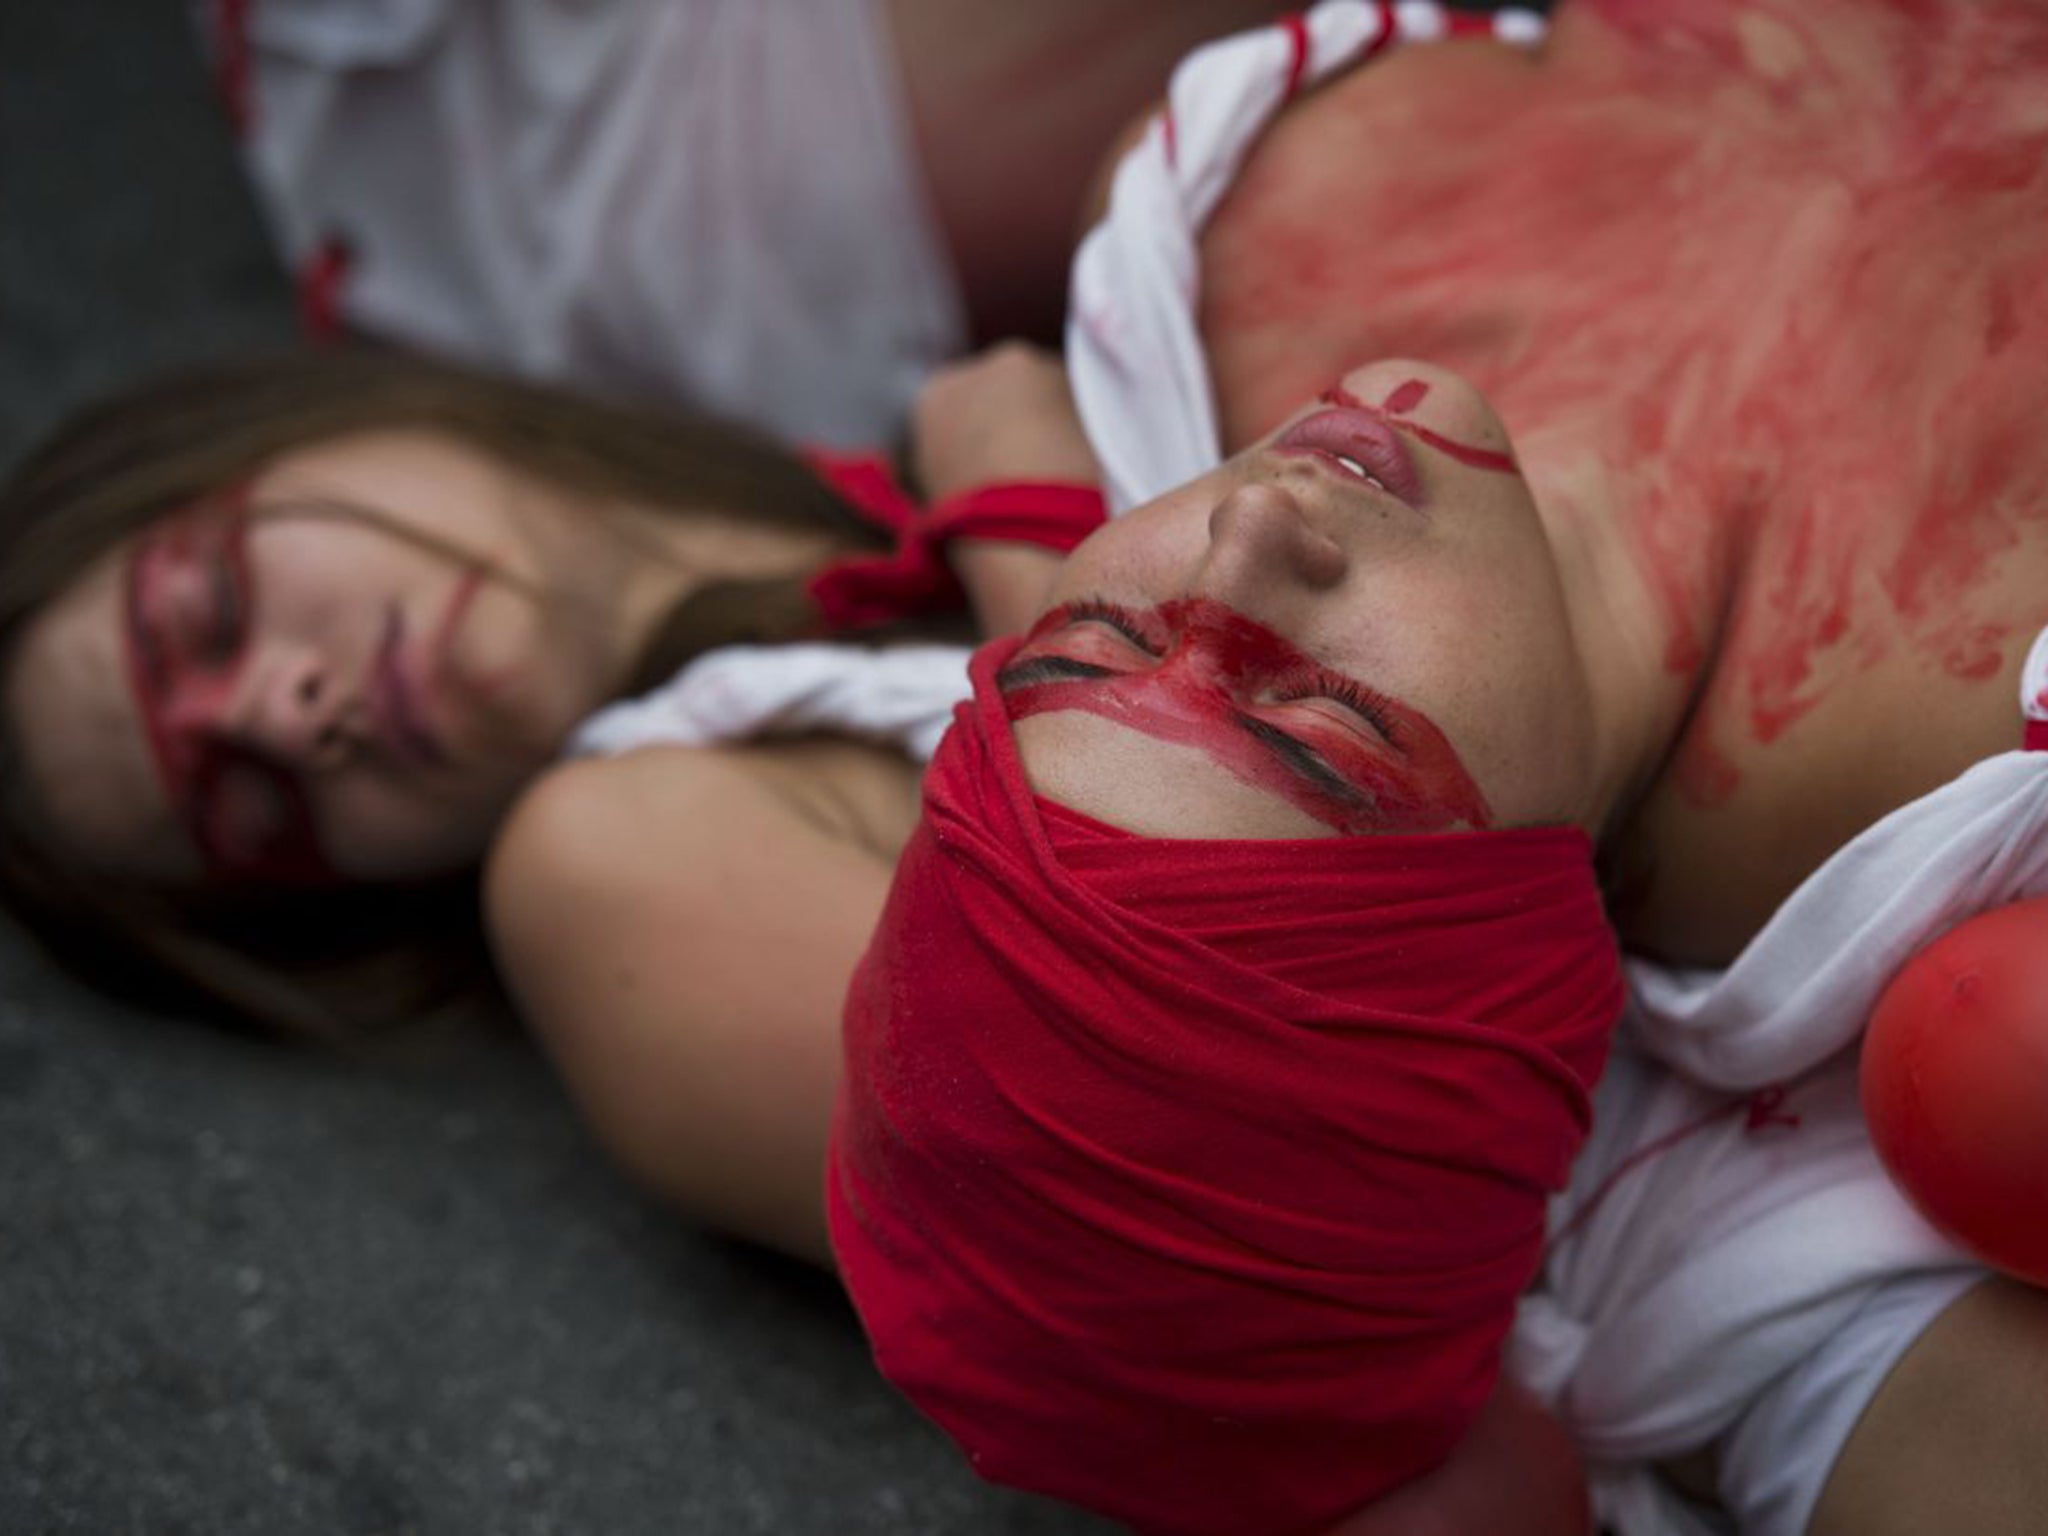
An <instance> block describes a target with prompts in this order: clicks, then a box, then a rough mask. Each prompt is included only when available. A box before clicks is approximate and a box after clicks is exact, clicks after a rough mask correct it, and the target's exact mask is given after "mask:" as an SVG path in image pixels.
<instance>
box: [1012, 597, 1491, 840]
mask: <svg viewBox="0 0 2048 1536" xmlns="http://www.w3.org/2000/svg"><path fill="white" fill-rule="evenodd" d="M1124 625H1128V626H1129V630H1130V632H1132V633H1135V634H1137V635H1138V636H1140V637H1142V639H1143V644H1142V645H1141V644H1139V643H1137V642H1136V641H1134V640H1133V639H1131V638H1130V634H1129V633H1121V632H1119V630H1121V629H1122V627H1123V626H1124ZM1048 656H1058V657H1064V658H1066V659H1068V660H1073V661H1079V662H1083V663H1085V664H1087V665H1090V666H1098V667H1103V668H1105V669H1107V672H1108V674H1109V675H1107V676H1103V677H1100V678H1095V677H1089V678H1074V679H1065V678H1062V679H1057V680H1054V681H1049V682H1041V683H1035V684H1028V685H1025V686H1022V687H1019V688H1017V689H1015V690H1014V691H1011V692H1010V693H1009V695H1008V698H1009V706H1010V715H1011V718H1012V719H1013V720H1021V719H1024V718H1025V717H1027V716H1030V715H1035V714H1043V713H1047V712H1050V711H1053V710H1062V709H1077V710H1085V711H1087V712H1088V713H1091V714H1095V715H1100V716H1101V717H1102V718H1104V719H1106V720H1110V721H1113V722H1115V723H1116V724H1118V725H1121V726H1124V727H1126V728H1128V729H1130V730H1134V731H1138V732H1141V733H1143V734H1145V735H1147V736H1151V737H1153V738H1154V739H1156V740H1159V741H1165V742H1169V743H1172V744H1174V745H1176V746H1191V747H1196V748H1199V749H1200V750H1201V751H1203V752H1204V753H1206V754H1207V755H1208V756H1209V757H1210V759H1211V760H1212V761H1214V762H1216V763H1217V764H1218V765H1219V766H1220V767H1222V768H1223V769H1224V770H1225V771H1226V772H1228V773H1230V774H1231V775H1232V776H1233V777H1235V778H1237V779H1238V780H1240V781H1241V782H1243V783H1246V784H1249V785H1251V786H1253V787H1254V788H1256V789H1260V790H1264V791H1266V792H1268V793H1270V794H1273V795H1276V796H1278V797H1279V798H1281V799H1283V800H1285V801H1286V802H1287V803H1288V804H1290V805H1292V806H1294V807H1295V808H1296V809H1297V810H1300V811H1302V812H1303V813H1305V814H1306V815H1308V816H1311V817H1313V818H1314V819H1315V820H1317V821H1319V822H1321V823H1323V824H1324V825H1325V826H1329V827H1333V828H1335V829H1336V830H1337V831H1339V832H1343V833H1351V834H1356V833H1369V832H1448V831H1453V830H1456V829H1459V828H1470V829H1474V830H1477V829H1480V828H1484V827H1486V826H1487V825H1488V824H1489V822H1490V820H1491V817H1490V813H1489V812H1488V810H1487V805H1486V801H1485V798H1484V797H1483V796H1482V795H1481V794H1480V792H1479V787H1478V786H1477V785H1476V784H1474V783H1473V782H1472V778H1471V776H1470V775H1469V774H1468V773H1466V771H1465V767H1464V764H1463V763H1462V762H1461V761H1460V760H1459V758H1458V754H1457V751H1456V749H1455V748H1453V747H1452V746H1451V743H1450V740H1449V738H1447V737H1446V736H1445V735H1444V734H1443V732H1442V731H1440V730H1438V729H1437V728H1436V726H1435V724H1434V723H1432V722H1431V721H1430V719H1429V718H1428V716H1426V715H1424V714H1423V713H1421V712H1420V711H1419V710H1415V709H1412V708H1410V707H1408V706H1407V705H1404V704H1402V703H1400V702H1398V701H1396V700H1394V699H1390V698H1387V697H1385V696H1384V695H1382V694H1378V693H1375V692H1373V691H1372V690H1371V689H1369V688H1365V687H1364V686H1363V685H1361V684H1360V683H1358V682H1357V681H1356V680H1355V679H1351V678H1346V677H1343V676H1341V675H1339V674H1336V673H1333V672H1331V671H1329V670H1328V669H1327V668H1324V667H1321V666H1319V665H1317V664H1316V663H1315V662H1314V661H1312V660H1310V659H1309V658H1308V657H1307V656H1306V655H1304V654H1303V653H1302V652H1301V651H1300V650H1298V649H1296V647H1295V646H1294V645H1293V644H1292V643H1291V642H1290V641H1288V640H1286V639H1285V638H1283V637H1282V636H1280V635H1278V634H1276V633H1275V632H1274V631H1272V630H1270V629H1268V628H1266V626H1264V625H1263V624H1260V623H1258V622H1256V621H1255V620H1252V619H1249V618H1246V617H1245V616H1244V615H1243V614H1240V613H1238V612H1236V611H1235V610H1233V609H1231V608H1228V607H1225V606H1224V605H1223V604H1221V603H1218V602H1216V601H1215V600H1214V599H1213V598H1176V599H1173V600H1171V601H1169V602H1166V603H1162V604H1160V605H1159V606H1158V607H1157V608H1155V609H1151V610H1147V611H1142V612H1140V611H1132V612H1128V613H1126V612H1123V611H1121V610H1119V611H1118V627H1117V628H1112V627H1111V626H1110V625H1109V624H1107V623H1104V622H1100V621H1097V620H1095V619H1091V618H1090V617H1088V616H1087V614H1086V613H1085V612H1080V611H1077V610H1076V608H1075V607H1073V606H1068V607H1062V608H1057V609H1055V610H1053V611H1052V612H1051V613H1049V614H1047V615H1046V616H1045V617H1044V618H1042V619H1041V620H1039V622H1038V624H1037V625H1036V626H1035V627H1034V628H1033V629H1032V631H1031V634H1030V636H1029V637H1028V639H1027V642H1026V644H1025V645H1024V646H1023V647H1022V648H1021V649H1020V650H1019V651H1018V652H1017V654H1016V656H1015V657H1014V658H1013V659H1012V661H1011V664H1010V665H1011V667H1012V668H1014V667H1017V666H1020V665H1022V664H1023V663H1026V662H1029V661H1031V660H1033V659H1034V658H1040V657H1048ZM1346 695H1349V696H1351V697H1352V698H1353V699H1354V700H1357V701H1359V702H1362V704H1363V707H1364V708H1366V709H1368V710H1370V712H1371V713H1372V715H1374V716H1376V717H1377V720H1378V722H1379V723H1378V725H1375V724H1373V723H1369V722H1368V720H1367V719H1366V718H1364V717H1363V716H1362V715H1360V714H1358V713H1356V712H1355V711H1354V708H1353V707H1352V706H1350V705H1346V704H1344V703H1340V702H1337V700H1338V699H1340V698H1341V697H1343V696H1346ZM1247 722H1252V723H1251V724H1249V725H1248V723H1247ZM1261 729H1264V730H1268V731H1273V732H1280V733H1284V734H1285V735H1287V736H1290V737H1294V738H1296V739H1297V740H1299V741H1301V742H1303V743H1305V744H1306V745H1307V747H1308V748H1309V749H1310V750H1311V751H1312V752H1313V754H1314V756H1315V757H1317V758H1319V759H1320V760H1321V761H1322V762H1323V763H1324V764H1326V765H1327V766H1328V768H1329V769H1330V770H1331V775H1332V776H1333V777H1334V778H1336V779H1339V780H1341V781H1342V785H1341V786H1332V785H1327V784H1324V783H1322V782H1319V780H1318V778H1317V777H1312V776H1307V775H1305V774H1304V772H1303V770H1302V768H1301V767H1300V766H1298V765H1290V763H1289V762H1288V761H1287V760H1285V759H1284V758H1283V757H1280V756H1277V755H1276V754H1275V753H1274V751H1273V750H1272V749H1271V748H1270V747H1269V746H1266V745H1262V744H1261V742H1260V740H1259V736H1258V732H1259V731H1260V730H1261ZM1383 732H1384V734H1383Z"/></svg>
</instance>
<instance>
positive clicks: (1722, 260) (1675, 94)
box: [1201, 0, 2048, 803]
mask: <svg viewBox="0 0 2048 1536" xmlns="http://www.w3.org/2000/svg"><path fill="white" fill-rule="evenodd" d="M2044 98H2048V10H2044V9H2043V8H2042V7H2039V6H1985V5H1982V4H1981V3H1969V0H1913V3H1911V4H1908V3H1906V0H1898V3H1893V4H1885V5H1871V4H1868V3H1867V0H1750V3H1746V4H1745V5H1743V6H1741V7H1702V6H1697V5H1694V4H1691V3H1688V0H1584V3H1582V4H1578V5H1575V6H1572V7H1564V8H1560V15H1559V16H1558V18H1557V24H1556V26H1555V27H1554V28H1553V31H1552V34H1551V42H1550V45H1549V47H1548V48H1547V49H1546V50H1545V52H1544V54H1543V55H1542V56H1541V58H1540V59H1539V60H1538V61H1537V62H1535V63H1534V64H1526V63H1524V62H1522V61H1520V60H1515V61H1512V62H1503V61H1502V60H1501V59H1500V58H1499V57H1498V56H1497V55H1496V54H1495V53H1494V52H1493V51H1491V50H1477V49H1474V50H1462V49H1411V50H1403V51H1399V52H1396V53H1394V54H1391V55H1389V56H1388V58H1387V61H1386V62H1385V63H1384V64H1375V65H1373V66H1372V67H1371V69H1370V70H1369V71H1361V72H1359V73H1358V74H1357V75H1356V76H1353V75H1348V74H1347V75H1344V76H1340V77H1338V78H1337V79H1335V80H1333V81H1332V82H1330V83H1329V84H1328V85H1326V86H1325V87H1323V88H1321V89H1318V90H1317V91H1316V92H1315V93H1313V94H1312V95H1310V96H1308V97H1306V98H1305V99H1304V100H1303V101H1302V102H1301V103H1300V104H1299V105H1298V106H1297V107H1296V108H1295V109H1294V110H1293V111H1291V112H1290V113H1289V114H1288V115H1287V117H1286V118H1285V119H1283V120H1282V121H1281V122H1280V123H1279V124H1278V125H1277V126H1276V127H1275V129H1274V130H1273V132H1272V133H1271V134H1270V135H1269V136H1268V138H1267V139H1266V140H1265V141H1263V142H1262V143H1261V145H1260V146H1259V148H1258V149H1257V150H1256V151H1255V152H1254V154H1253V155H1252V156H1251V157H1250V158H1249V159H1248V160H1247V161H1246V163H1245V168H1244V171H1243V173H1242V174H1241V175H1240V177H1239V178H1238V181H1237V182H1236V184H1235V185H1234V186H1233V187H1232V189H1231V194H1230V197H1229V198H1228V199H1227V200H1226V201H1225V202H1224V204H1223V205H1222V209H1221V212H1220V213H1219V215H1218V217H1217V219H1216V220H1215V221H1214V222H1213V223H1212V225H1211V226H1210V228H1209V229H1208V230H1207V231H1205V233H1204V237H1203V257H1204V262H1203V271H1202V284H1203V286H1202V306H1203V307H1202V311H1201V322H1202V326H1203V334H1204V338H1205V340H1206V341H1207V343H1208V347H1209V354H1210V359H1211V367H1212V376H1213V378H1214V380H1215V384H1216V399H1217V402H1218V412H1219V419H1220V421H1221V422H1222V423H1223V428H1224V440H1225V446H1226V447H1228V448H1233V449H1234V448H1237V447H1241V446H1243V445H1245V444H1246V443H1248V442H1250V441H1253V440H1255V439H1256V438H1258V437H1260V436H1262V435H1263V434H1264V433H1265V431H1266V430H1267V429H1268V428H1269V427H1270V425H1271V424H1272V423H1273V422H1275V421H1277V420H1279V419H1281V418H1282V417H1283V416H1284V415H1285V414H1286V413H1287V412H1288V411H1290V410H1291V409H1292V408H1293V406H1294V405H1295V404H1296V403H1297V402H1298V401H1300V400H1301V399H1302V398H1304V397H1306V396H1309V395H1312V394H1314V393H1315V391H1316V390H1317V389H1318V388H1319V387H1320V385H1321V384H1322V383H1323V382H1325V381H1327V380H1328V379H1330V378H1332V377H1341V376H1344V375H1346V374H1348V373H1349V372H1351V371H1352V370H1354V369H1356V368H1357V367H1359V366H1360V365H1361V364H1363V363H1365V362H1368V361H1370V360H1373V359H1380V358H1389V357H1422V358H1428V359H1430V360H1431V361H1432V362H1433V363H1436V364H1440V365H1441V366H1443V367H1445V368H1447V369H1450V370H1454V371H1455V372H1457V373H1458V374H1461V375H1462V376H1464V377H1465V378H1468V379H1470V380H1471V381H1472V383H1473V384H1474V385H1476V386H1477V387H1478V388H1479V389H1481V390H1483V391H1484V392H1485V394H1486V396H1487V398H1488V400H1489V401H1490V402H1491V403H1492V404H1493V406H1494V407H1495V409H1496V410H1498V411H1499V413H1500V415H1501V417H1502V419H1503V420H1504V421H1505V422H1506V423H1507V425H1508V427H1509V429H1510V431H1511V432H1512V434H1513V437H1514V440H1515V442H1516V443H1517V444H1518V445H1519V446H1520V448H1521V450H1522V452H1523V453H1524V455H1525V456H1526V457H1527V470H1528V474H1529V478H1530V481H1531V489H1532V491H1533V493H1534V495H1535V497H1536V500H1537V502H1538V504H1539V506H1542V507H1543V508H1544V509H1545V512H1546V515H1553V514H1555V513H1557V511H1558V510H1559V509H1560V508H1562V509H1565V510H1566V511H1567V512H1568V513H1569V514H1570V518H1571V519H1576V521H1570V520H1567V526H1572V527H1584V526H1586V525H1587V524H1589V523H1590V524H1591V525H1592V528H1593V531H1594V534H1595V536H1597V537H1608V536H1611V537H1613V538H1615V539H1617V540H1619V541H1620V542H1622V543H1623V544H1624V545H1625V547H1626V548H1627V549H1628V550H1629V552H1630V554H1631V556H1632V557H1633V559H1634V561H1635V565H1636V569H1637V570H1638V572H1639V573H1640V576H1641V580H1642V582H1643V585H1644V588H1645V590H1646V592H1647V593H1648V595H1649V598H1650V601H1651V602H1652V603H1654V605H1655V607H1656V609H1657V610H1658V611H1659V614H1660V617H1661V621H1662V625H1663V629H1662V632H1661V633H1660V634H1658V635H1657V636H1656V637H1655V638H1656V639H1657V640H1658V641H1660V642H1661V651H1662V655H1663V657H1664V660H1665V662H1666V664H1667V666H1668V668H1669V673H1670V683H1671V686H1672V688H1673V689H1674V690H1677V689H1681V688H1683V689H1686V690H1688V691H1690V690H1692V689H1694V688H1695V687H1700V686H1705V703H1704V704H1703V705H1702V707H1701V711H1700V713H1699V715H1698V717H1697V718H1696V720H1695V729H1694V731H1693V734H1692V736H1691V737H1690V738H1689V740H1691V741H1697V742H1700V743H1703V744H1704V743H1719V744H1720V745H1719V747H1718V748H1710V747H1708V746H1705V745H1701V746H1699V747H1689V748H1688V749H1687V750H1685V751H1683V752H1681V753H1680V754H1678V755H1677V757H1676V758H1675V759H1674V767H1673V770H1672V772H1673V775H1674V777H1675V779H1676V780H1677V782H1678V783H1679V785H1680V786H1681V787H1682V788H1685V789H1687V790H1688V792H1689V794H1690V797H1691V798H1692V799H1693V800H1694V802H1695V803H1707V802H1716V803H1718V802H1719V801H1722V800H1725V799H1726V798H1727V797H1728V795H1729V794H1730V793H1731V792H1732V786H1733V783H1734V781H1735V774H1736V769H1735V767H1734V763H1735V762H1736V761H1738V760H1739V761H1740V762H1741V763H1742V764H1743V765H1744V771H1752V765H1764V764H1767V763H1768V762H1769V761H1770V759H1769V757H1768V754H1764V755H1758V754H1755V753H1752V752H1750V751H1749V750H1747V749H1748V748H1749V747H1750V746H1751V744H1752V743H1762V742H1780V741H1782V740H1783V738H1784V736H1785V734H1786V733H1787V731H1788V730H1789V729H1790V728H1791V727H1792V723H1793V722H1794V721H1796V720H1799V719H1801V718H1803V717H1805V716H1807V715H1808V714H1809V713H1810V712H1811V711H1813V710H1814V709H1815V708H1816V707H1817V706H1818V705H1819V704H1820V703H1821V702H1822V701H1823V700H1825V699H1829V698H1830V697H1831V696H1832V695H1833V694H1834V693H1835V692H1836V691H1843V692H1845V693H1846V694H1847V695H1848V696H1850V697H1857V698H1865V697H1867V698H1872V699H1876V700H1882V699H1887V698H1895V697H1902V696H1906V695H1908V694H1910V691H1911V689H1913V688H1915V687H1918V686H1920V684H1921V682H1923V681H1924V679H1925V678H1926V677H1927V675H1928V674H1929V673H1930V672H1932V673H1936V674H1942V673H1945V674H1946V675H1947V676H1948V677H1950V678H1952V679H1954V680H1955V681H1954V686H1957V687H1963V686H1972V687H1974V686H1977V685H1978V684H1979V683H1984V684H1985V685H1986V686H1989V685H1990V684H1991V683H1993V682H1995V680H1996V678H1997V676H1998V675H1999V674H2000V667H1999V664H1998V663H1996V662H1995V661H1994V659H1993V654H1992V652H1993V649H1994V647H1992V646H1990V645H1988V644H1986V643H1985V642H1983V641H1981V640H1978V639H1975V638H1973V637H1975V636H1977V635H1978V634H1979V632H1980V631H1988V630H1992V629H1998V630H2002V631H2003V632H2005V633H2007V634H2008V635H2025V634H2027V633H2030V632H2031V631H2032V630H2034V629H2037V628H2039V627H2041V626H2042V625H2043V624H2044V623H2048V432H2043V431H2042V430H2041V423H2042V421H2043V420H2044V419H2048V376H2044V374H2043V372H2042V370H2041V367H2040V359H2041V358H2042V357H2043V356H2048V242H2044V241H2042V240H2041V238H2040V231H2041V230H2042V229H2043V228H2048V124H2044V122H2043V120H2042V118H2041V116H2040V113H2039V110H2038V105H2039V103H2040V101H2041V100H2043V99H2044ZM1347 149H1350V150H1353V151H1355V152H1352V153H1347V152H1345V151H1346V150H1347ZM1440 395H1441V391H1440V390H1439V391H1438V392H1437V395H1433V396H1431V397H1430V399H1431V401H1432V403H1435V402H1436V401H1437V399H1438V398H1439V397H1440ZM1382 409H1383V410H1386V411H1387V413H1388V414H1389V415H1395V414H1402V413H1404V412H1407V411H1413V410H1414V409H1415V407H1414V406H1413V405H1410V404H1409V403H1408V402H1405V401H1402V400H1400V399H1399V398H1398V394H1396V395H1390V396H1389V397H1388V399H1387V401H1386V403H1385V405H1384V406H1383V407H1382ZM1420 440H1421V441H1425V442H1426V441H1427V440H1426V439H1420ZM1610 530H1611V534H1610ZM2020 574H2023V575H2024V576H2025V578H2026V579H2017V577H2018V575H2020ZM1724 749H1725V750H1724ZM1754 771H1769V770H1768V769H1767V768H1764V767H1762V766H1759V767H1757V768H1756V769H1755V770H1754Z"/></svg>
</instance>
